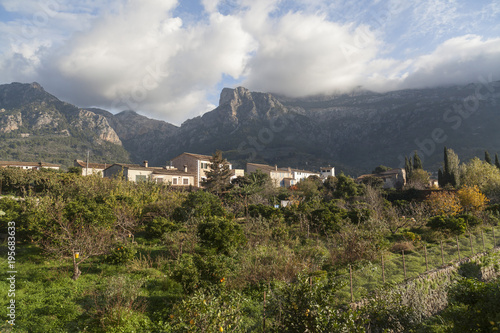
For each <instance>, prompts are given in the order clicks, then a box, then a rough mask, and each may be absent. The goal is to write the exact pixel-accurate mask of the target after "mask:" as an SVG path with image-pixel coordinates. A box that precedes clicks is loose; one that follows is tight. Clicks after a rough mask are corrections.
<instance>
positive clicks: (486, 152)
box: [484, 150, 493, 165]
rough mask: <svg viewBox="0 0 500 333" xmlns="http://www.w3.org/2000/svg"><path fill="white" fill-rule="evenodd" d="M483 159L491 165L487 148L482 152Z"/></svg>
mask: <svg viewBox="0 0 500 333" xmlns="http://www.w3.org/2000/svg"><path fill="white" fill-rule="evenodd" d="M484 161H485V162H486V163H489V164H491V165H493V162H492V161H491V156H490V153H489V152H488V151H487V150H486V151H485V152H484Z"/></svg>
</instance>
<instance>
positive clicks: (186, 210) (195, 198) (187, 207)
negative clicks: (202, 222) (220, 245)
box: [173, 191, 226, 222]
mask: <svg viewBox="0 0 500 333" xmlns="http://www.w3.org/2000/svg"><path fill="white" fill-rule="evenodd" d="M225 215H226V211H225V210H224V208H223V207H222V202H221V200H220V198H219V197H217V196H216V195H214V194H212V193H208V192H205V191H196V192H191V193H189V195H188V196H187V198H186V200H185V201H184V202H183V203H182V205H181V207H178V208H176V209H175V212H174V214H173V218H174V219H175V220H176V221H179V222H184V221H186V220H188V219H190V218H204V217H211V216H225Z"/></svg>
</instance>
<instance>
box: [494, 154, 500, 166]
mask: <svg viewBox="0 0 500 333" xmlns="http://www.w3.org/2000/svg"><path fill="white" fill-rule="evenodd" d="M495 165H496V167H497V168H499V169H500V161H498V154H495Z"/></svg>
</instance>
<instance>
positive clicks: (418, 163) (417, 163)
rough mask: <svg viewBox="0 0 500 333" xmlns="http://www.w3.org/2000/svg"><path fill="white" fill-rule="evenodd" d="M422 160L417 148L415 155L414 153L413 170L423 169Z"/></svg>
mask: <svg viewBox="0 0 500 333" xmlns="http://www.w3.org/2000/svg"><path fill="white" fill-rule="evenodd" d="M423 168H424V166H423V165H422V160H421V159H420V157H419V156H418V153H417V151H416V150H415V155H413V170H418V169H423Z"/></svg>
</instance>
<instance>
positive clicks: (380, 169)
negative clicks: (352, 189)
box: [372, 165, 391, 173]
mask: <svg viewBox="0 0 500 333" xmlns="http://www.w3.org/2000/svg"><path fill="white" fill-rule="evenodd" d="M388 170H391V168H389V167H388V166H385V165H379V166H378V167H376V168H375V169H374V170H373V171H372V173H382V172H385V171H388Z"/></svg>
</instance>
